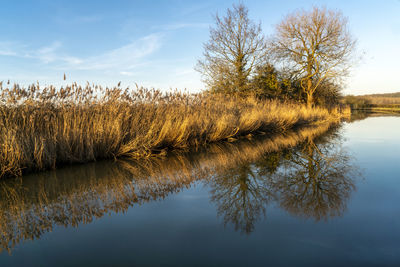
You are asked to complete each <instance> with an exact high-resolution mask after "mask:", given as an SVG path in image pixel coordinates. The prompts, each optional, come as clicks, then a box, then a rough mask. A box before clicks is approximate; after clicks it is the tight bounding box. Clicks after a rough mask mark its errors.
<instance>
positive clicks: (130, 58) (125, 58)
mask: <svg viewBox="0 0 400 267" xmlns="http://www.w3.org/2000/svg"><path fill="white" fill-rule="evenodd" d="M161 37H162V36H161V34H150V35H148V36H145V37H143V38H141V39H139V40H137V41H133V42H131V43H129V44H127V45H124V46H122V47H119V48H116V49H113V50H111V51H108V52H106V53H104V54H101V55H98V56H94V57H89V58H86V59H82V62H79V63H78V64H71V65H70V66H69V67H71V68H76V69H80V70H102V69H103V70H104V69H112V68H117V69H127V68H128V69H129V68H132V67H133V66H135V65H137V64H138V63H140V62H139V60H141V59H143V58H144V57H146V56H148V55H150V54H152V53H154V52H155V51H157V50H158V49H159V48H160V47H161Z"/></svg>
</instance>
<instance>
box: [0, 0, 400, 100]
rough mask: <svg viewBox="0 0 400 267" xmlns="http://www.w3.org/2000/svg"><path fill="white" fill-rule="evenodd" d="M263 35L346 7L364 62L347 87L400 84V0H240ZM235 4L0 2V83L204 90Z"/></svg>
mask: <svg viewBox="0 0 400 267" xmlns="http://www.w3.org/2000/svg"><path fill="white" fill-rule="evenodd" d="M242 2H243V3H244V4H245V5H246V6H247V7H248V8H249V16H250V18H252V19H253V20H254V21H256V22H258V21H260V22H261V23H262V27H263V30H264V33H265V35H267V36H268V35H271V34H272V33H273V29H274V25H275V24H277V23H278V22H279V21H280V20H281V19H282V18H283V16H285V15H286V14H288V13H289V12H292V11H294V10H296V9H298V8H305V9H307V8H310V7H312V6H313V5H318V6H326V7H328V8H334V9H339V10H342V11H343V13H344V15H345V16H347V17H348V18H349V25H350V29H351V31H352V33H353V35H354V36H355V37H356V38H357V39H358V50H359V53H363V54H364V56H363V59H362V60H361V61H360V62H359V63H358V64H357V65H356V66H355V67H354V70H353V72H352V75H351V76H350V77H349V78H348V79H347V85H346V88H345V93H352V94H363V93H373V92H395V91H400V82H399V78H398V77H399V75H400V73H399V71H400V67H399V64H400V0H385V1H379V0H371V1H349V0H348V1H339V0H338V1H334V0H331V1H310V0H307V1H302V0H297V1H295V0H293V1H251V0H249V1H242ZM234 3H237V1H223V0H220V1H210V0H203V1H189V0H186V1H185V0H170V1H168V0H164V1H161V0H159V1H150V0H148V1H118V0H114V1H100V0H97V1H82V0H81V1H74V0H70V1H57V0H37V1H22V0H20V1H15V0H14V1H6V0H3V1H2V8H1V11H2V12H1V13H2V15H1V16H0V25H1V26H2V27H0V32H1V34H0V80H8V79H10V80H11V81H12V82H18V83H21V84H25V85H26V84H30V83H34V82H36V81H39V82H40V83H41V84H43V85H45V84H55V85H61V84H63V83H64V82H63V80H62V77H63V73H64V72H65V73H66V74H67V78H68V80H67V82H71V81H77V82H79V83H86V81H89V82H91V83H92V82H95V83H97V84H103V85H115V84H117V83H118V82H119V81H122V83H123V84H124V85H134V84H135V83H137V84H139V85H144V86H147V87H156V88H161V89H169V88H178V89H184V88H187V89H188V90H190V91H198V90H201V89H202V88H204V85H203V84H202V82H201V78H200V75H199V74H198V73H197V72H196V71H194V69H193V67H194V66H195V64H196V62H197V60H198V59H199V58H201V56H202V52H203V46H202V44H203V43H204V42H206V41H207V40H208V37H209V26H210V25H213V15H215V14H216V13H217V12H218V13H219V14H220V15H224V14H225V12H226V9H227V8H230V7H231V6H232V4H234Z"/></svg>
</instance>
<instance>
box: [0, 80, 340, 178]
mask: <svg viewBox="0 0 400 267" xmlns="http://www.w3.org/2000/svg"><path fill="white" fill-rule="evenodd" d="M0 92H1V100H0V144H1V148H0V177H5V176H18V175H22V174H23V173H27V172H32V171H38V170H45V169H54V168H56V167H57V166H60V165H63V164H71V163H83V162H89V161H95V160H98V159H106V158H120V157H128V158H140V157H149V156H153V155H163V154H165V153H166V151H168V150H172V149H186V148H190V147H198V146H201V145H204V144H207V143H212V142H217V141H221V140H232V139H235V138H238V137H240V136H245V135H249V134H257V133H277V132H285V131H287V130H288V129H293V128H296V127H300V126H304V125H310V124H313V123H318V122H322V121H327V120H332V119H338V117H340V114H339V113H338V112H337V111H335V110H333V111H331V112H328V111H327V110H325V109H322V108H307V107H305V106H303V105H298V104H294V103H282V102H278V101H271V100H263V101H262V100H258V99H256V98H251V97H250V98H246V99H242V98H236V97H227V96H222V95H205V94H198V95H190V94H185V93H180V92H173V93H161V92H159V91H156V90H147V89H144V88H136V90H129V89H121V88H119V87H115V88H102V87H100V86H90V85H87V86H86V87H80V86H78V85H76V84H72V85H71V86H67V87H65V88H60V89H56V88H55V87H53V86H50V87H45V88H40V87H39V86H38V85H32V86H30V87H28V88H26V89H24V88H20V87H19V86H18V85H14V87H13V88H2V89H1V91H0Z"/></svg>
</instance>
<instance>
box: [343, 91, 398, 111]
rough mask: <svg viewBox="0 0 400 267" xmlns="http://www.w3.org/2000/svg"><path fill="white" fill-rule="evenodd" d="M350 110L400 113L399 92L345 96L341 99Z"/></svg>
mask: <svg viewBox="0 0 400 267" xmlns="http://www.w3.org/2000/svg"><path fill="white" fill-rule="evenodd" d="M342 102H343V103H344V104H346V105H349V106H350V107H351V109H352V110H360V111H367V112H373V113H383V114H393V113H397V114H398V113H400V93H388V94H372V95H359V96H352V95H349V96H345V97H344V98H343V101H342Z"/></svg>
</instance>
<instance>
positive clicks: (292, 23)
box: [196, 4, 355, 106]
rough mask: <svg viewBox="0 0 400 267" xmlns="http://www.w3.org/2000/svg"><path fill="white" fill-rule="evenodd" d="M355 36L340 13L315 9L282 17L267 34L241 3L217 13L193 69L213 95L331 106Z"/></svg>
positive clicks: (349, 58) (336, 99)
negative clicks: (253, 96)
mask: <svg viewBox="0 0 400 267" xmlns="http://www.w3.org/2000/svg"><path fill="white" fill-rule="evenodd" d="M354 48H355V40H354V39H353V38H352V36H351V35H350V33H349V31H348V29H347V19H346V18H345V17H344V16H343V15H342V14H341V13H340V12H338V11H332V10H327V9H325V8H317V7H314V8H313V9H312V10H311V11H305V10H299V11H297V12H295V13H292V14H289V15H288V16H286V17H285V18H284V19H283V20H282V21H281V22H280V23H279V24H278V25H277V26H276V30H275V33H274V35H273V36H272V37H271V38H268V39H267V38H265V36H264V35H263V33H262V29H261V24H255V23H254V22H252V21H251V20H250V19H249V17H248V9H247V8H246V7H245V6H244V5H242V4H240V5H237V6H236V5H234V6H233V9H228V10H227V15H226V16H225V17H220V16H219V15H216V16H215V26H214V27H211V28H210V40H209V41H208V42H207V43H205V44H204V54H203V58H202V59H201V60H199V62H198V64H197V66H196V69H197V70H198V71H199V72H200V73H201V74H202V77H203V80H204V82H205V83H206V85H207V88H208V90H209V91H210V92H212V93H223V94H238V95H243V96H247V95H255V96H257V97H260V98H277V99H282V100H292V101H298V102H302V103H306V104H307V105H309V106H312V105H335V104H338V103H339V99H340V96H341V89H342V82H343V77H345V76H346V74H347V73H348V69H349V67H350V66H351V60H352V58H353V54H354Z"/></svg>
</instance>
